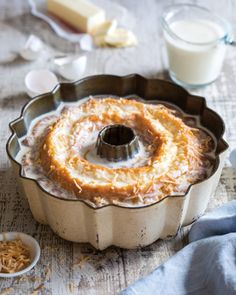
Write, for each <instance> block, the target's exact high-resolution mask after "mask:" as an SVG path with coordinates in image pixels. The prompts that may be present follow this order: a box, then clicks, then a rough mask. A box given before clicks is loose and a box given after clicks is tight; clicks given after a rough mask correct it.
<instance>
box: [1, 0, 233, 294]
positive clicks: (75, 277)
mask: <svg viewBox="0 0 236 295" xmlns="http://www.w3.org/2000/svg"><path fill="white" fill-rule="evenodd" d="M113 1H114V0H113ZM116 1H117V2H119V3H120V4H122V5H123V6H125V7H127V8H128V9H129V10H130V11H131V13H132V14H133V15H134V17H135V19H136V25H135V29H134V30H135V33H136V34H137V36H138V39H139V45H138V46H137V47H136V48H128V49H96V50H94V51H92V52H90V53H89V54H88V61H89V63H88V67H87V70H86V73H85V75H91V74H99V73H109V74H118V75H125V74H129V73H139V74H142V75H144V76H147V77H162V78H163V77H164V78H167V76H166V71H165V63H164V57H163V56H164V48H163V43H162V38H161V27H160V23H159V17H160V14H161V12H162V9H163V6H164V5H166V4H170V3H177V2H178V1H161V0H159V1H158V0H145V1H141V0H139V1H137V0H116ZM180 2H181V1H180ZM186 2H187V1H186ZM189 2H190V1H189ZM191 3H198V4H202V5H207V6H208V7H210V8H212V9H214V10H215V11H216V12H218V13H220V14H221V15H222V16H225V17H226V18H227V19H228V20H229V21H230V22H231V23H232V25H233V30H234V33H235V36H236V16H235V11H236V2H235V1H233V0H225V1H214V0H207V1H203V0H202V1H191ZM31 33H34V34H36V35H38V36H39V37H40V38H41V39H42V40H43V41H44V42H45V43H46V44H47V46H48V52H51V53H57V52H64V53H71V52H75V46H74V45H73V44H70V43H68V42H66V41H64V40H62V39H60V38H59V37H57V36H56V35H55V34H54V33H53V32H52V31H51V29H50V28H49V27H48V25H47V24H45V23H44V22H43V21H40V20H39V19H36V18H35V17H33V16H32V15H31V14H30V12H29V7H28V4H27V1H26V0H11V1H8V0H1V1H0V110H1V115H0V142H1V145H0V232H2V231H14V230H15V231H22V232H26V233H29V234H31V235H32V236H34V237H35V238H36V239H37V240H38V241H39V243H40V246H41V249H42V254H41V259H40V262H39V263H38V264H37V266H36V267H35V268H34V269H33V270H32V271H31V272H30V273H29V274H27V275H25V276H22V277H18V278H15V279H0V291H1V293H0V294H17V295H20V294H55V295H57V294H58V295H61V294H80V295H94V294H96V295H102V294H104V295H108V294H118V293H119V291H121V290H122V289H124V288H125V287H126V286H127V285H129V284H131V283H133V282H134V281H135V280H137V279H138V278H140V277H142V276H145V275H146V274H148V273H149V272H150V271H152V270H154V269H155V268H156V267H157V266H158V265H160V264H161V263H162V262H164V261H165V260H166V259H168V257H170V256H171V255H173V254H174V253H175V252H176V251H178V250H179V249H181V248H182V247H183V246H184V245H185V244H186V243H187V237H186V233H187V231H188V229H181V230H180V232H179V234H178V236H177V237H176V238H175V239H173V240H170V241H157V242H155V243H153V244H152V245H150V246H148V247H145V248H143V249H138V250H122V249H118V248H115V247H111V248H109V249H106V250H105V251H103V252H100V251H97V250H95V249H94V248H93V247H92V246H90V245H88V244H73V243H70V242H67V241H65V240H62V239H61V238H59V237H57V236H56V235H55V234H54V233H53V232H52V231H51V230H50V228H49V227H48V226H45V225H40V224H38V223H37V222H36V221H34V219H33V217H32V215H31V213H30V210H29V206H28V204H27V202H26V200H25V199H24V198H23V197H22V196H21V195H20V194H19V193H18V191H17V185H16V178H15V176H14V174H13V171H12V170H11V168H10V167H9V160H8V159H7V156H6V152H5V143H6V141H7V138H8V136H9V129H8V123H9V122H10V121H11V120H13V119H14V118H16V117H17V116H19V113H20V109H21V107H22V106H23V105H24V104H25V103H26V102H27V101H28V97H27V95H26V94H25V90H24V76H25V74H26V73H27V72H28V71H29V70H30V69H34V68H42V67H48V68H50V69H52V64H51V63H50V62H49V61H48V58H49V56H43V57H42V58H41V59H39V60H37V61H35V62H33V63H28V62H24V61H22V60H21V59H20V58H18V59H16V60H15V61H13V62H10V61H9V62H7V60H8V59H10V57H11V54H12V52H14V51H17V50H19V49H20V48H21V46H23V44H24V42H25V40H26V38H27V36H28V35H29V34H31ZM195 93H198V94H200V95H203V96H205V97H206V98H207V101H208V104H209V106H211V107H212V108H213V109H215V110H216V111H217V112H219V113H220V114H221V115H222V117H223V119H224V120H225V123H226V127H227V132H226V137H227V140H228V142H229V143H230V146H231V148H232V147H233V146H236V48H228V52H227V56H226V61H225V65H224V68H223V72H222V74H221V76H220V78H219V79H218V80H217V82H215V83H214V84H212V85H210V86H208V87H207V88H205V89H201V90H199V91H196V92H195ZM235 197H236V172H235V171H233V169H232V168H231V167H230V164H229V162H228V160H227V162H226V166H225V168H224V170H223V174H222V177H221V181H220V184H219V186H218V188H217V191H216V194H215V196H214V197H213V198H212V200H211V202H210V204H209V208H208V209H211V208H214V207H216V206H218V205H220V204H222V203H225V202H227V201H229V200H231V199H234V198H235Z"/></svg>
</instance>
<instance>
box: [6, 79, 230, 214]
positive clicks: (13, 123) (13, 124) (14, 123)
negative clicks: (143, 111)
mask: <svg viewBox="0 0 236 295" xmlns="http://www.w3.org/2000/svg"><path fill="white" fill-rule="evenodd" d="M110 77H114V78H119V79H121V80H127V79H138V78H139V79H143V80H145V81H146V82H147V81H161V82H164V83H166V84H170V85H172V86H173V85H174V86H175V87H178V88H179V89H181V90H182V91H184V92H185V94H186V95H188V96H190V97H198V98H199V99H200V100H201V102H202V103H203V106H204V109H206V110H208V111H210V112H212V113H213V114H214V115H215V116H216V117H217V118H218V119H219V121H220V123H221V126H222V132H221V134H220V136H219V140H218V142H220V141H221V142H222V144H223V145H224V146H225V148H224V149H223V150H222V151H221V152H220V153H219V154H217V156H216V158H215V165H214V168H213V172H212V173H211V174H210V175H209V176H208V177H207V178H205V179H203V180H201V181H197V182H195V183H193V184H191V185H190V186H189V187H188V189H187V191H186V192H185V194H182V195H168V196H166V197H164V198H162V199H161V200H158V201H156V202H155V203H151V204H148V205H144V206H121V205H118V204H106V205H103V206H99V207H95V206H92V205H91V204H90V203H88V202H87V201H86V200H84V199H67V198H62V197H58V196H55V195H53V194H51V193H49V192H48V191H46V190H45V189H44V188H43V187H42V186H41V185H40V183H39V182H38V181H37V180H36V179H33V178H30V177H26V176H24V175H23V173H22V172H23V167H22V165H21V164H20V163H19V162H18V161H16V159H15V158H14V157H13V156H12V155H11V153H10V143H11V141H12V140H13V138H14V137H15V136H17V134H16V133H17V123H19V122H20V121H22V120H24V114H25V112H26V110H27V109H28V108H29V107H30V106H31V105H32V104H34V103H35V102H36V101H38V100H40V99H42V98H44V97H46V96H48V95H52V97H53V95H54V94H55V93H56V92H57V91H58V90H59V89H60V88H61V87H62V86H63V85H68V84H69V85H77V84H80V83H83V82H84V81H88V80H93V79H97V78H110ZM134 94H135V93H134ZM144 100H145V99H144ZM167 102H168V101H167ZM9 128H10V130H11V132H12V133H11V135H10V137H9V138H8V141H7V144H6V151H7V154H8V157H9V158H10V159H11V160H12V161H13V162H14V163H15V164H17V166H18V168H19V176H20V178H23V179H27V180H29V181H33V182H34V183H36V185H37V186H38V188H39V189H40V190H41V191H43V192H44V193H45V194H46V195H48V196H49V197H53V198H56V199H58V200H61V201H67V202H81V203H83V204H85V205H86V206H88V207H89V208H91V209H93V210H102V209H103V208H106V207H116V208H121V209H128V210H130V209H132V210H139V209H144V208H149V207H151V206H155V205H157V204H159V203H161V202H163V201H164V200H166V199H167V198H184V197H185V196H186V195H187V194H188V193H189V191H190V190H191V188H192V187H193V186H195V185H197V184H199V183H202V182H205V181H207V180H208V179H209V178H211V177H212V176H213V175H214V174H215V173H216V171H217V170H218V167H219V163H220V159H219V155H220V154H221V153H223V152H224V151H226V150H227V149H228V147H229V145H228V143H227V142H226V141H225V140H224V139H223V135H224V133H225V124H224V121H223V119H222V118H221V116H220V115H219V114H218V113H216V112H215V111H214V110H212V109H210V108H208V106H207V104H206V99H205V98H204V97H201V96H196V95H192V94H190V93H189V92H188V91H187V90H186V89H184V88H183V87H181V86H179V85H177V84H174V83H172V82H170V81H167V80H162V79H147V78H145V77H143V76H141V75H139V74H130V75H126V76H117V75H106V74H103V75H93V76H88V77H85V78H82V79H80V80H78V81H75V82H62V83H58V84H57V85H56V86H55V87H54V89H53V90H52V91H51V92H48V93H44V94H41V95H38V96H36V97H34V98H32V99H31V100H30V101H29V102H27V103H26V104H25V105H24V106H23V107H22V109H21V114H20V116H19V117H18V118H17V119H15V120H13V121H11V122H10V123H9Z"/></svg>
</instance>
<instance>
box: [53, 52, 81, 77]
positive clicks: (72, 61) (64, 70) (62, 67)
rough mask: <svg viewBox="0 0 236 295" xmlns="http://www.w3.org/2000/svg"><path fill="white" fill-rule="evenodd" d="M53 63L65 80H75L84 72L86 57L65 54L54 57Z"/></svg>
mask: <svg viewBox="0 0 236 295" xmlns="http://www.w3.org/2000/svg"><path fill="white" fill-rule="evenodd" d="M54 64H55V67H56V70H57V71H58V73H59V74H60V75H61V76H62V77H64V78H65V79H67V80H76V79H79V78H80V77H81V75H82V74H83V73H84V71H85V68H86V64H87V57H86V56H85V55H84V56H80V57H74V56H66V57H59V58H55V59H54Z"/></svg>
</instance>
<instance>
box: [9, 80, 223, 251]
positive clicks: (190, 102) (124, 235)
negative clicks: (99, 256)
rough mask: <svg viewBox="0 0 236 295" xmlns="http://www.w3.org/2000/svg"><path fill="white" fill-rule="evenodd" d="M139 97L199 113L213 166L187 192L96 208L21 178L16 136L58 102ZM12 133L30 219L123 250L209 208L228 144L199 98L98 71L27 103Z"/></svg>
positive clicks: (169, 232)
mask: <svg viewBox="0 0 236 295" xmlns="http://www.w3.org/2000/svg"><path fill="white" fill-rule="evenodd" d="M134 94H135V95H138V96H139V97H142V98H143V99H145V100H147V101H148V100H155V99H158V100H159V101H163V102H169V103H172V104H174V105H176V106H178V107H179V108H181V109H182V110H183V111H184V112H186V113H187V114H189V115H190V116H191V115H194V116H199V117H200V122H201V125H202V126H204V127H205V128H207V129H208V130H209V131H210V132H211V133H212V134H213V135H214V137H215V139H216V145H217V148H216V155H215V158H214V169H213V172H212V173H211V175H210V176H209V177H208V178H207V179H206V180H204V181H200V182H198V183H196V184H193V185H191V186H190V187H189V189H188V191H187V192H186V194H185V195H175V196H167V197H166V198H164V199H162V200H160V201H158V202H156V203H154V204H151V205H148V206H147V205H146V206H143V207H125V206H124V207H122V206H119V205H113V204H112V205H105V206H103V207H99V208H94V207H92V206H90V205H89V204H88V203H86V201H84V200H79V199H78V200H69V199H63V198H59V197H56V196H54V195H52V194H49V193H48V192H47V191H45V190H44V189H43V188H42V187H41V186H40V185H39V183H37V181H35V180H34V179H30V178H28V177H25V176H24V174H23V170H22V167H21V165H20V163H19V162H17V161H16V155H17V153H18V152H19V149H20V145H19V139H20V138H21V137H23V136H24V135H25V134H26V133H27V130H28V128H29V126H30V123H31V121H32V120H33V119H35V118H36V117H38V116H40V115H42V114H45V113H47V112H49V111H52V110H55V109H56V108H57V107H58V106H59V104H60V102H61V101H65V102H72V101H77V100H80V99H82V98H84V97H87V96H89V95H116V96H121V97H125V96H128V95H134ZM10 128H11V131H12V134H11V136H10V138H9V140H8V142H7V153H8V155H9V158H10V159H11V162H12V165H13V167H14V168H15V170H16V173H17V175H18V178H19V180H20V183H21V184H22V185H23V190H24V192H25V195H26V197H27V199H28V202H29V205H30V209H31V211H32V214H33V216H34V218H35V219H36V220H37V221H38V222H40V223H44V224H49V225H50V226H51V228H52V229H53V231H54V232H55V233H57V234H58V235H59V236H61V237H62V238H64V239H67V240H70V241H74V242H89V243H91V244H92V245H93V246H94V247H95V248H97V249H105V248H107V247H108V246H110V245H116V246H119V247H122V248H135V247H139V246H146V245H149V244H151V243H152V242H154V241H155V240H157V239H158V238H167V237H172V236H175V235H176V233H177V232H178V229H179V228H180V227H181V226H184V225H187V224H190V223H191V222H193V221H194V220H196V219H197V218H198V217H199V216H200V215H201V214H203V212H204V210H205V209H206V207H207V203H208V201H209V198H210V196H211V195H212V194H213V192H214V190H215V188H216V186H217V184H218V181H219V177H220V174H221V170H222V166H223V160H224V158H225V154H226V150H227V148H228V145H227V143H226V142H225V141H224V140H223V138H222V136H223V133H224V123H223V121H222V119H221V118H220V116H219V115H218V114H217V113H215V112H214V111H213V110H211V109H209V108H208V107H207V106H206V101H205V99H204V98H202V97H198V96H195V95H191V94H189V93H188V92H187V91H186V90H185V89H183V88H182V87H180V86H177V85H175V84H173V83H171V82H168V81H163V80H158V79H145V78H144V77H141V76H139V75H135V74H134V75H129V76H125V77H118V76H113V75H98V76H92V77H87V78H84V79H81V80H79V81H77V82H74V83H61V84H58V85H57V86H56V87H55V89H54V90H53V91H52V92H51V93H46V94H43V95H40V96H38V97H36V98H34V99H32V100H31V101H29V102H28V103H27V104H26V105H25V106H24V108H23V109H22V112H21V116H20V117H19V118H18V119H16V120H15V121H13V122H12V123H10Z"/></svg>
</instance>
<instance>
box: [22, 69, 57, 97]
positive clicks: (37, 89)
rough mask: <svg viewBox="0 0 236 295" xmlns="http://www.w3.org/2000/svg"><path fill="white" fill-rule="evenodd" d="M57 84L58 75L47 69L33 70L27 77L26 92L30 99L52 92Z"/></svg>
mask: <svg viewBox="0 0 236 295" xmlns="http://www.w3.org/2000/svg"><path fill="white" fill-rule="evenodd" d="M57 84H58V79H57V77H56V75H55V74H54V73H53V72H51V71H49V70H47V69H41V70H32V71H30V72H29V73H28V74H27V75H26V76H25V87H26V92H27V94H28V95H29V96H30V97H34V96H37V95H40V94H43V93H47V92H50V91H52V90H53V88H54V87H55V86H56V85H57Z"/></svg>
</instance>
